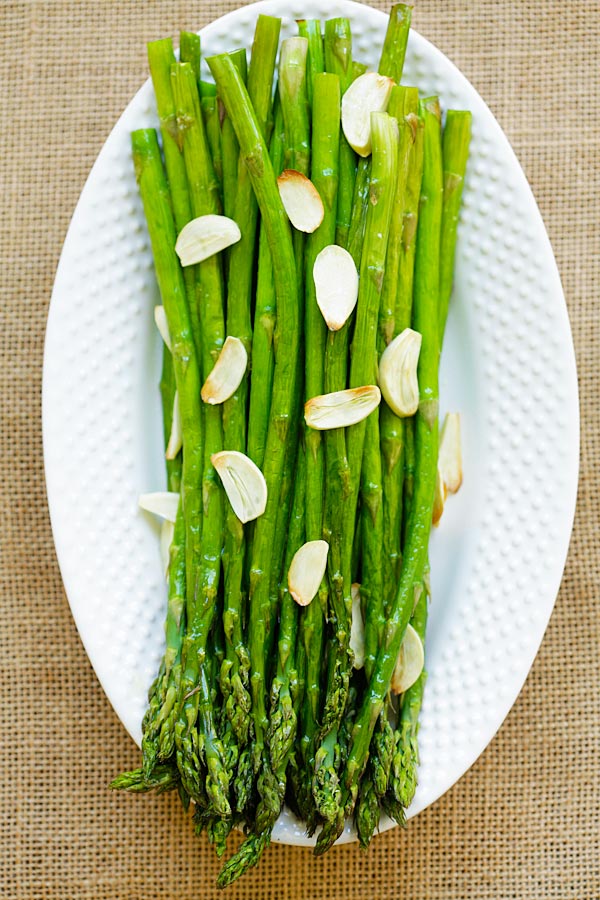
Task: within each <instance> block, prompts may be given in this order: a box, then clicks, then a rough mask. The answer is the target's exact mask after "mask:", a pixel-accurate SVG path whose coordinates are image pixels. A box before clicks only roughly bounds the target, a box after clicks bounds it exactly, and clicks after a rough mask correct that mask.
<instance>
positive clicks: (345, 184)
mask: <svg viewBox="0 0 600 900" xmlns="http://www.w3.org/2000/svg"><path fill="white" fill-rule="evenodd" d="M324 49H325V71H326V72H331V74H333V75H337V76H338V77H339V79H340V91H341V94H342V95H343V94H344V93H345V92H346V90H347V89H348V88H349V87H350V85H351V84H352V81H353V79H354V72H353V67H352V31H351V28H350V22H349V20H348V19H344V18H337V19H328V20H327V21H326V22H325V39H324ZM355 177H356V154H355V152H354V150H353V149H352V147H351V146H350V144H349V143H348V141H347V140H346V138H345V137H344V136H343V135H342V136H341V138H340V183H339V191H338V205H337V231H336V244H339V245H340V247H347V245H348V233H349V229H350V218H351V215H352V198H353V195H354V179H355Z"/></svg>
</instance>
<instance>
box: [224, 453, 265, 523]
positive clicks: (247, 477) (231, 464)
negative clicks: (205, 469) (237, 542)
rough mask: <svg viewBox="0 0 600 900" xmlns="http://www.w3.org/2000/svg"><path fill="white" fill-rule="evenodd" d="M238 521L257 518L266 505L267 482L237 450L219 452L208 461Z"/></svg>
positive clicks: (243, 454) (247, 458)
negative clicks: (215, 472)
mask: <svg viewBox="0 0 600 900" xmlns="http://www.w3.org/2000/svg"><path fill="white" fill-rule="evenodd" d="M210 461H211V462H212V464H213V466H214V467H215V469H216V470H217V474H218V475H219V478H220V479H221V482H222V483H223V487H224V488H225V493H226V494H227V497H228V499H229V502H230V503H231V506H232V508H233V511H234V513H235V514H236V516H237V517H238V519H239V520H240V522H250V521H251V520H252V519H258V517H259V516H262V514H263V513H264V511H265V507H266V505H267V482H266V481H265V478H264V475H263V473H262V472H261V471H260V469H259V468H258V466H257V465H255V464H254V463H253V462H252V460H251V459H250V457H248V456H246V454H245V453H240V452H239V451H238V450H221V451H220V453H213V455H212V456H211V458H210Z"/></svg>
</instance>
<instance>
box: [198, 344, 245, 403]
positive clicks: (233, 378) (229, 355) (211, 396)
mask: <svg viewBox="0 0 600 900" xmlns="http://www.w3.org/2000/svg"><path fill="white" fill-rule="evenodd" d="M247 367H248V353H247V352H246V348H245V347H244V344H243V342H242V341H240V339H239V338H236V337H228V338H226V340H225V343H224V344H223V347H222V349H221V352H220V353H219V357H218V359H217V361H216V363H215V364H214V366H213V369H212V371H211V373H210V375H209V376H208V378H207V379H206V381H205V382H204V384H203V386H202V391H201V397H202V399H203V401H204V402H205V403H209V404H210V405H211V406H214V405H216V404H218V403H224V402H225V400H229V398H230V397H232V396H233V395H234V394H235V392H236V391H237V389H238V388H239V386H240V384H241V382H242V378H243V377H244V375H245V374H246V369H247Z"/></svg>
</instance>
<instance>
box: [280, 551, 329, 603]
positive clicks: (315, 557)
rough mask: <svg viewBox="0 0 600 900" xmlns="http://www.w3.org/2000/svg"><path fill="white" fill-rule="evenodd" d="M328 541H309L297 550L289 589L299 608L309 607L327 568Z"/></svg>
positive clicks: (289, 578) (289, 576) (289, 579)
mask: <svg viewBox="0 0 600 900" xmlns="http://www.w3.org/2000/svg"><path fill="white" fill-rule="evenodd" d="M328 553H329V544H328V543H327V541H307V543H306V544H302V546H301V547H300V549H299V550H296V552H295V554H294V558H293V559H292V562H291V565H290V568H289V571H288V588H289V591H290V594H291V595H292V597H293V598H294V600H295V601H296V603H297V604H298V605H299V606H308V604H309V603H310V601H311V600H312V599H313V597H314V596H315V595H316V593H317V591H318V590H319V585H320V584H321V582H322V581H323V576H324V575H325V569H326V568H327V554H328Z"/></svg>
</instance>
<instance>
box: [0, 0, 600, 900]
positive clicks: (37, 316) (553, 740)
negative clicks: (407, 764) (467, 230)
mask: <svg viewBox="0 0 600 900" xmlns="http://www.w3.org/2000/svg"><path fill="white" fill-rule="evenodd" d="M235 5H236V3H235V0H216V2H190V0H187V2H182V0H168V2H167V0H165V2H159V0H145V2H135V0H120V2H116V0H114V2H112V0H72V2H69V0H21V2H12V0H0V37H1V44H0V66H1V69H0V104H1V105H0V109H1V110H2V114H1V116H0V140H1V144H2V150H1V154H0V183H1V185H2V201H3V202H2V210H1V214H0V235H1V239H0V248H1V250H0V252H1V266H0V286H1V301H0V321H1V323H2V324H1V327H0V341H1V346H2V350H1V353H0V386H1V395H0V410H1V414H2V425H1V429H0V473H1V474H0V478H1V484H2V516H1V520H0V521H1V523H2V525H1V531H0V547H1V558H2V570H1V575H0V578H1V581H0V602H1V617H0V692H1V695H2V696H1V702H0V745H1V753H0V792H1V794H0V795H1V798H2V809H1V814H0V897H3V898H4V897H6V898H11V900H17V898H18V900H35V898H47V900H84V898H85V900H87V898H90V900H91V898H94V900H159V898H160V900H190V898H200V897H202V898H210V897H215V896H217V892H216V890H215V888H214V887H213V882H214V878H215V875H216V872H217V864H216V863H215V861H214V860H213V855H212V852H211V851H210V850H209V848H208V846H207V844H206V842H205V840H204V839H202V840H200V841H198V840H197V839H195V838H194V837H193V835H192V833H191V828H190V827H189V825H188V823H186V822H185V821H184V820H183V817H182V815H181V813H180V810H179V809H178V806H177V802H176V801H175V799H174V798H172V797H166V798H165V797H159V798H147V799H145V800H144V799H139V798H133V797H126V796H122V795H115V794H112V793H110V792H109V791H108V790H107V787H106V785H107V783H108V781H109V779H110V778H111V776H113V775H114V774H115V773H117V772H119V771H121V770H122V769H123V768H124V767H129V766H133V765H134V764H135V762H136V759H137V751H136V750H135V748H134V747H133V745H132V743H131V741H130V739H129V738H128V737H127V735H126V734H125V732H124V730H123V728H122V726H121V725H120V723H119V722H118V720H117V719H116V717H115V715H114V713H113V712H112V709H111V708H110V706H109V703H108V701H107V700H106V698H105V696H104V694H103V692H102V690H101V688H100V686H99V684H98V682H97V681H96V678H95V676H94V674H93V672H92V670H91V667H90V665H89V662H88V660H87V658H86V655H85V653H84V651H83V648H82V646H81V644H80V642H79V639H78V636H77V633H76V630H75V626H74V624H73V621H72V619H71V615H70V612H69V608H68V605H67V601H66V598H65V595H64V592H63V588H62V584H61V580H60V575H59V572H58V568H57V564H56V559H55V554H54V548H53V544H52V536H51V533H50V526H49V522H48V515H47V510H46V500H45V492H44V475H43V466H42V451H41V434H40V385H41V365H42V348H43V340H44V327H45V321H46V315H47V309H48V302H49V299H50V291H51V287H52V281H53V277H54V272H55V268H56V264H57V260H58V256H59V253H60V249H61V245H62V242H63V239H64V235H65V231H66V228H67V225H68V222H69V219H70V216H71V213H72V210H73V207H74V205H75V202H76V200H77V197H78V195H79V192H80V190H81V187H82V185H83V182H84V179H85V177H86V175H87V173H88V171H89V169H90V166H91V165H92V163H93V161H94V158H95V157H96V155H97V153H98V151H99V150H100V147H101V146H102V143H103V141H104V139H105V138H106V136H107V134H108V132H109V130H110V128H111V126H112V125H113V123H114V121H115V119H116V118H117V116H118V115H119V113H120V112H121V110H122V109H123V107H124V106H125V104H126V103H127V101H128V100H129V98H130V97H131V96H132V94H133V93H134V91H135V90H136V89H137V88H138V86H139V85H140V84H141V82H142V81H143V79H145V77H146V65H145V43H146V41H147V40H149V39H150V38H155V37H158V36H163V35H170V34H176V33H177V32H178V30H179V28H180V27H187V28H194V29H195V28H199V27H201V26H202V25H204V24H205V23H207V22H208V21H210V20H211V19H213V18H215V17H216V16H218V15H220V14H221V13H223V12H225V11H227V10H229V9H231V8H233V7H234V6H235ZM377 5H380V4H377ZM381 5H382V6H383V5H384V4H381ZM414 24H415V25H416V27H417V28H418V29H419V30H420V31H422V32H423V34H425V35H426V36H427V37H429V38H431V39H432V40H433V41H434V42H435V43H436V44H437V45H438V46H439V47H440V48H441V49H442V50H444V51H445V52H446V53H447V54H448V55H449V56H450V57H451V58H452V59H453V60H454V61H455V62H456V63H457V64H458V65H459V66H460V67H461V69H462V70H463V72H464V73H465V74H466V75H467V76H468V77H469V78H470V79H471V81H472V82H473V83H474V84H475V86H476V87H477V88H478V89H479V91H480V92H481V94H482V95H483V96H484V98H485V99H486V100H487V101H488V103H489V104H490V105H491V107H492V109H493V111H494V112H495V114H496V115H497V117H498V119H499V120H500V122H501V124H502V125H503V127H504V129H505V130H506V132H507V134H508V136H509V138H510V139H511V141H512V143H513V145H514V147H515V149H516V151H517V154H518V156H519V158H520V160H521V162H522V164H523V166H524V168H525V171H526V173H527V175H528V177H529V179H530V181H531V184H532V186H533V190H534V193H535V195H536V197H537V199H538V202H539V204H540V206H541V210H542V214H543V216H544V218H545V221H546V224H547V226H548V229H549V232H550V237H551V239H552V241H553V244H554V248H555V251H556V254H557V257H558V264H559V268H560V270H561V272H562V277H563V281H564V286H565V290H566V294H567V300H568V304H569V311H570V314H571V322H572V325H573V331H574V336H575V343H576V347H577V352H578V363H579V375H580V387H581V406H582V411H583V446H582V471H581V487H580V498H579V507H578V516H577V522H576V526H575V533H574V537H573V541H572V545H571V552H570V556H569V561H568V564H567V569H566V573H565V578H564V582H563V586H562V590H561V593H560V596H559V599H558V602H557V605H556V610H555V612H554V615H553V617H552V621H551V623H550V627H549V629H548V632H547V635H546V638H545V640H544V643H543V645H542V648H541V651H540V654H539V656H538V658H537V661H536V663H535V665H534V667H533V670H532V673H531V675H530V677H529V679H528V681H527V684H526V685H525V688H524V689H523V692H522V694H521V696H520V698H519V700H518V701H517V703H516V705H515V707H514V709H513V711H512V712H511V714H510V715H509V717H508V719H507V721H506V723H505V724H504V726H503V728H502V729H501V731H500V733H499V734H498V736H497V737H496V738H495V740H494V741H493V743H492V744H491V746H490V747H489V748H488V750H487V751H486V752H485V753H484V755H483V756H482V758H481V759H480V760H479V761H478V762H477V764H476V765H475V766H474V767H473V769H472V770H471V771H470V772H469V773H468V774H467V775H466V776H465V777H464V778H463V779H462V781H461V782H460V783H459V784H458V785H457V786H455V787H454V789H453V790H451V791H450V792H449V793H448V794H447V795H446V796H445V797H444V798H443V799H442V800H440V801H439V802H438V803H437V804H436V805H435V807H434V808H432V809H429V810H428V811H426V812H425V813H423V814H422V815H421V816H419V817H418V819H417V820H416V821H413V822H411V823H410V825H409V827H408V829H407V831H406V832H401V831H399V830H395V831H393V832H392V833H389V834H387V835H384V836H381V837H379V838H377V839H376V840H375V841H374V843H373V845H372V848H371V850H370V852H369V854H368V856H364V855H363V854H361V853H360V852H359V851H358V849H357V848H356V847H355V846H351V847H346V848H342V849H339V850H337V851H334V852H333V853H331V854H330V855H329V856H328V857H327V858H326V859H325V860H322V861H317V860H315V859H314V858H313V857H312V855H311V853H310V852H309V851H306V850H302V849H292V848H288V847H280V846H274V847H273V848H271V849H270V851H269V852H268V853H267V854H266V856H265V858H264V861H263V863H262V865H261V867H260V869H259V870H258V871H255V872H254V873H252V874H251V875H250V876H249V877H247V878H246V879H245V880H244V881H242V883H241V884H239V885H236V886H235V887H233V888H232V889H231V890H230V892H229V896H230V897H231V898H232V900H233V898H235V900H241V898H260V900H317V898H318V900H325V898H332V900H333V898H336V900H342V898H343V900H359V898H360V900H382V898H394V900H400V898H402V900H459V898H461V900H467V898H469V900H508V898H515V900H517V898H518V900H546V898H548V900H549V898H556V900H567V898H574V900H598V898H599V897H600V844H599V834H598V828H599V823H598V811H599V806H600V803H599V800H600V792H599V788H598V774H599V766H598V750H599V749H600V739H599V737H598V733H599V725H600V721H599V718H600V717H599V701H598V694H599V691H600V674H599V666H598V646H599V645H600V634H599V629H598V596H599V593H600V592H599V586H600V584H599V582H600V579H599V572H600V541H599V539H598V526H597V515H598V513H597V509H598V497H599V495H600V484H599V481H598V477H597V474H596V473H597V469H598V465H599V462H600V435H599V425H600V393H599V388H598V378H599V371H600V333H599V331H600V325H599V323H600V318H599V315H598V286H599V283H600V278H599V276H600V232H599V227H598V219H599V216H600V159H599V148H600V124H599V122H598V109H597V104H598V100H599V92H598V86H599V75H598V72H599V69H598V59H597V54H598V50H599V49H600V2H599V0H570V2H568V3H567V2H565V0H521V2H514V3H512V4H507V3H498V2H496V0H441V2H440V0H418V5H417V9H416V12H415V16H414Z"/></svg>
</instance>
